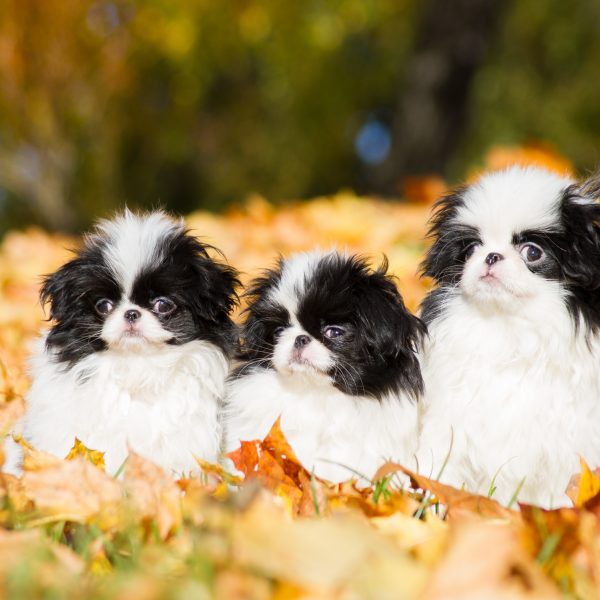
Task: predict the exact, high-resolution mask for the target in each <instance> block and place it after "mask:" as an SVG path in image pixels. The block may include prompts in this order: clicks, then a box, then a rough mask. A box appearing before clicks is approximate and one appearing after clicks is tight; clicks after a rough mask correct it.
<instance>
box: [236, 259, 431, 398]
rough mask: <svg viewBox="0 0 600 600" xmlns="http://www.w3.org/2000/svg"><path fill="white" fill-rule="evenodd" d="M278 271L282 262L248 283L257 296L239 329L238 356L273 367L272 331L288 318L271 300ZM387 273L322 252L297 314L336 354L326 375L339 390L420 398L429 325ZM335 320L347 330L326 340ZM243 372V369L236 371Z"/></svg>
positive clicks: (308, 331) (314, 334) (357, 261)
mask: <svg viewBox="0 0 600 600" xmlns="http://www.w3.org/2000/svg"><path fill="white" fill-rule="evenodd" d="M281 268H282V267H281V263H280V266H279V269H277V270H276V271H271V272H269V273H268V274H267V275H266V276H265V277H263V278H261V279H260V280H257V281H256V282H255V284H254V285H253V287H252V288H251V294H252V297H253V300H252V302H251V304H250V306H249V308H248V318H247V320H246V322H245V324H244V328H243V332H242V339H243V346H242V353H241V356H242V357H243V358H244V359H245V360H247V361H252V360H256V359H259V360H261V361H262V366H264V367H270V366H272V365H271V362H270V361H271V358H272V355H273V348H274V344H275V343H276V340H275V336H274V332H275V331H276V330H277V328H278V327H282V326H283V327H285V326H286V325H288V323H289V321H288V319H289V317H288V315H287V313H285V312H284V310H283V309H282V307H280V306H277V305H275V304H274V303H273V302H272V301H271V300H270V299H268V298H267V295H268V292H269V290H271V289H273V288H274V287H276V285H277V283H278V281H279V280H280V278H281ZM386 271H387V263H384V264H383V265H382V266H381V267H380V268H379V269H378V270H371V269H370V268H369V267H368V264H367V263H366V261H365V260H363V259H361V258H359V257H356V256H354V257H350V258H346V257H342V256H339V255H327V256H325V257H324V258H323V259H321V260H320V261H319V263H318V265H317V267H316V268H315V270H314V271H313V272H312V273H310V275H309V276H308V278H307V281H306V284H305V287H304V292H303V293H302V295H301V297H299V299H298V300H299V304H298V314H297V315H296V317H297V319H298V321H299V322H300V324H301V325H302V327H303V329H304V330H305V331H306V332H307V333H308V334H309V335H310V336H311V337H313V338H315V339H316V340H318V341H320V342H321V343H322V344H324V345H325V346H326V347H327V348H328V349H329V350H330V351H331V352H332V353H333V355H334V357H335V365H334V367H333V368H332V369H331V371H330V373H329V375H330V376H331V378H332V380H333V383H334V385H335V386H336V387H337V388H338V389H339V390H341V391H342V392H344V393H346V394H350V395H366V396H370V397H373V398H382V397H383V396H384V395H385V394H386V393H388V392H393V391H398V390H402V391H404V392H406V393H407V394H408V395H410V396H411V397H413V398H417V397H418V396H419V395H420V394H421V392H422V389H423V381H422V378H421V371H420V367H419V362H418V360H417V357H416V354H415V349H416V346H417V344H418V343H419V341H420V339H421V337H422V336H423V335H424V332H425V327H424V325H423V323H422V322H421V321H420V320H419V319H418V318H417V317H415V316H413V315H412V314H410V312H408V310H407V309H406V307H405V306H404V302H403V301H402V297H401V295H400V294H399V293H398V290H397V288H396V285H395V282H394V280H393V279H392V277H390V276H389V275H387V274H386ZM331 325H337V326H341V327H343V329H344V331H345V334H344V335H343V336H340V337H339V338H334V339H329V338H327V337H326V336H325V335H324V328H325V327H326V326H331ZM243 372H244V367H243V366H242V367H241V369H240V371H239V373H240V374H243Z"/></svg>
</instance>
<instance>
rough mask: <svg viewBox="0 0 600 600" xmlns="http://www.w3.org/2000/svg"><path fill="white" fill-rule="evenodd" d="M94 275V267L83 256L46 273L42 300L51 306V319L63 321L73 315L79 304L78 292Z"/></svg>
mask: <svg viewBox="0 0 600 600" xmlns="http://www.w3.org/2000/svg"><path fill="white" fill-rule="evenodd" d="M97 268H98V267H96V269H97ZM94 277H95V273H94V268H93V267H92V265H90V264H89V263H88V262H87V261H85V260H84V259H82V258H81V257H78V258H75V259H73V260H71V261H69V262H68V263H66V264H64V265H63V266H62V267H60V269H58V270H57V271H55V272H54V273H52V274H50V275H46V276H45V277H44V279H43V282H42V287H41V289H40V302H41V303H42V306H44V307H45V306H49V308H50V310H49V312H48V316H49V319H53V320H55V321H63V320H64V319H66V318H67V317H69V316H71V314H72V313H73V311H74V309H75V307H76V306H77V304H78V303H77V294H80V293H81V290H82V289H86V287H85V285H87V283H88V282H89V281H90V278H91V279H93V278H94Z"/></svg>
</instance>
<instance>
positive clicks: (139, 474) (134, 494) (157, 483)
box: [123, 451, 182, 539]
mask: <svg viewBox="0 0 600 600" xmlns="http://www.w3.org/2000/svg"><path fill="white" fill-rule="evenodd" d="M123 481H124V486H125V490H126V491H127V494H128V497H129V499H130V501H131V504H132V507H133V509H134V511H135V513H136V514H137V516H139V517H140V518H142V519H144V520H147V521H148V522H155V523H156V526H157V529H158V535H159V536H160V539H165V538H166V537H167V536H168V535H169V534H171V533H173V532H174V531H175V530H176V529H177V528H178V527H179V526H180V525H181V522H182V505H181V498H182V495H181V490H180V488H179V487H178V485H177V484H176V483H175V481H174V480H173V479H172V478H171V477H170V476H169V475H167V473H166V472H165V471H164V470H163V469H161V468H160V467H159V466H157V465H155V464H154V463H152V462H150V461H149V460H147V459H145V458H143V457H141V456H140V455H139V454H136V453H135V452H131V451H130V453H129V458H128V459H127V462H126V464H125V476H124V480H123Z"/></svg>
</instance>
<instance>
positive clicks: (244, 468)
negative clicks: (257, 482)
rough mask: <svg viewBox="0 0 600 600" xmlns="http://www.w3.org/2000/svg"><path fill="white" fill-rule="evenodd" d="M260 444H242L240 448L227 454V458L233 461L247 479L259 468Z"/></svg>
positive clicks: (255, 442) (257, 442) (254, 442)
mask: <svg viewBox="0 0 600 600" xmlns="http://www.w3.org/2000/svg"><path fill="white" fill-rule="evenodd" d="M258 446H260V442H259V441H258V440H255V441H253V442H242V443H241V444H240V447H239V448H238V449H237V450H234V451H233V452H230V453H229V454H227V457H228V458H230V459H231V460H232V461H233V464H234V465H235V468H236V469H237V470H238V471H241V472H242V473H243V474H244V476H245V477H250V476H251V475H253V474H254V473H255V472H256V469H257V468H258V449H257V447H258Z"/></svg>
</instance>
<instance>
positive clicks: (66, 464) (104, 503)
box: [22, 457, 122, 529]
mask: <svg viewBox="0 0 600 600" xmlns="http://www.w3.org/2000/svg"><path fill="white" fill-rule="evenodd" d="M22 484H23V491H24V494H25V496H26V497H27V498H28V499H29V500H31V501H32V502H33V504H34V506H35V509H36V513H37V514H38V515H39V517H40V519H41V520H42V521H43V520H59V519H60V520H68V521H76V522H80V523H89V522H94V523H97V524H98V526H99V527H101V528H102V529H109V528H112V527H115V526H116V525H117V524H118V522H119V513H120V504H121V500H122V494H121V488H120V486H119V484H118V483H117V482H116V481H115V480H114V479H112V478H110V477H109V476H108V475H106V474H105V473H103V472H102V471H100V470H99V469H97V468H96V467H95V466H93V465H92V464H90V463H89V462H88V461H87V460H85V459H83V458H81V457H76V458H75V459H73V460H70V461H66V460H61V461H58V462H57V463H54V464H50V465H48V466H45V467H43V468H38V469H37V470H35V471H26V472H25V473H24V475H23V477H22Z"/></svg>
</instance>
